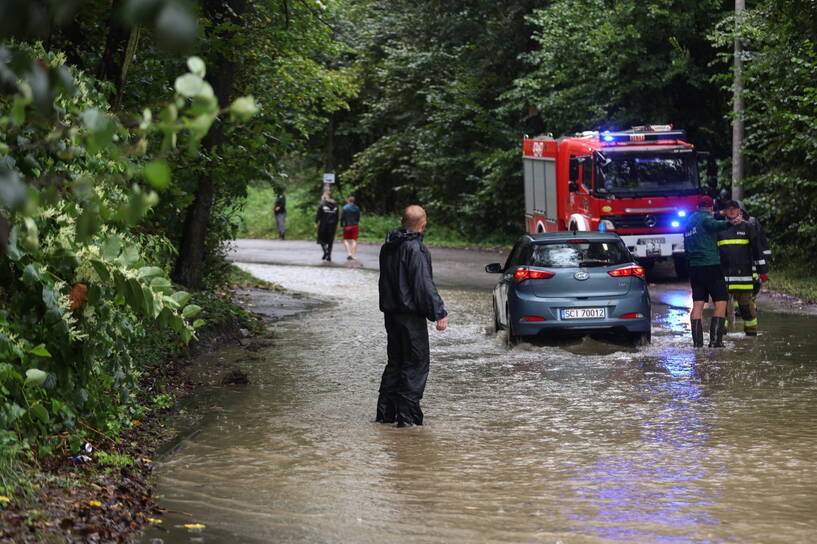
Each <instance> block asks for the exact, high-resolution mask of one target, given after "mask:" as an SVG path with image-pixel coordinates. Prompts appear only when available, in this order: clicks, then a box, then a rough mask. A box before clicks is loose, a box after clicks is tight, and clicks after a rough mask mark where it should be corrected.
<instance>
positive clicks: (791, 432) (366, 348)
mask: <svg viewBox="0 0 817 544" xmlns="http://www.w3.org/2000/svg"><path fill="white" fill-rule="evenodd" d="M378 249H379V248H378V245H368V244H367V245H364V246H363V247H362V249H361V252H360V256H359V260H360V264H361V266H357V264H355V263H347V262H346V260H345V258H344V257H345V255H344V254H343V249H342V246H340V245H339V246H338V247H336V250H335V259H336V260H335V261H334V262H332V263H322V262H321V260H320V249H319V248H318V246H317V245H315V244H314V243H312V242H299V241H284V242H278V241H249V240H241V241H239V242H238V243H237V244H236V249H235V250H234V252H233V253H232V258H233V259H235V260H236V261H238V262H239V266H241V267H242V268H244V269H245V270H248V271H249V272H251V273H253V274H254V275H256V276H258V277H260V278H262V279H266V280H268V281H274V282H277V283H279V284H280V285H282V286H283V287H285V288H286V289H290V290H295V291H299V292H302V293H305V294H307V295H309V296H310V297H312V298H313V299H317V300H320V301H322V302H321V303H320V305H319V306H318V307H314V308H313V309H311V310H310V311H305V312H301V313H298V314H295V315H288V316H287V317H284V318H282V319H280V320H278V321H276V322H274V323H273V324H272V325H271V330H270V332H269V333H268V335H266V336H265V337H261V338H257V339H254V340H253V341H252V342H251V343H250V344H249V345H244V346H234V347H230V348H227V349H225V350H222V351H220V352H218V353H215V354H212V355H210V356H209V357H210V358H211V359H212V360H215V361H216V362H218V364H220V365H222V366H224V367H225V368H230V367H235V368H240V369H241V370H242V371H244V372H246V373H247V374H248V375H249V378H250V383H251V384H250V385H248V386H213V387H210V388H207V389H205V390H203V391H202V393H201V394H200V395H199V396H198V397H196V398H195V399H192V400H191V402H190V403H189V404H188V405H186V406H184V407H183V412H182V415H181V416H180V417H183V414H184V413H185V412H186V413H201V414H204V417H203V419H202V420H200V421H198V422H197V423H195V424H194V425H193V426H192V427H191V428H189V429H187V430H186V431H185V432H183V434H182V437H181V440H180V441H179V443H178V444H177V445H176V447H175V448H174V449H173V452H172V453H171V454H169V455H167V456H165V457H163V458H162V459H160V460H159V462H158V464H157V472H156V474H157V477H156V483H157V493H158V494H159V495H160V496H161V497H162V500H161V504H162V506H163V507H165V508H167V509H168V512H167V514H166V515H165V516H163V523H162V526H161V528H152V529H151V530H149V531H148V532H147V533H146V534H145V535H144V537H143V539H142V542H144V543H150V544H162V543H163V544H177V543H200V542H207V543H211V544H212V543H216V544H220V543H225V544H226V543H239V542H240V543H248V544H261V543H270V542H299V543H327V544H328V543H347V542H352V543H372V544H375V543H383V542H401V543H403V542H407V543H422V544H425V543H431V544H438V543H439V544H443V543H451V542H455V543H469V544H470V543H479V544H482V543H486V544H487V543H508V544H511V543H551V544H568V543H569V544H590V543H592V544H598V543H621V542H627V543H629V542H637V543H687V542H688V543H696V544H705V543H763V544H768V543H780V544H784V543H785V544H792V543H810V542H814V541H815V535H817V516H816V515H815V512H817V465H816V464H815V453H817V418H815V414H817V335H815V334H814V331H815V330H817V319H815V318H814V317H812V316H806V315H799V314H793V313H790V312H780V311H778V310H780V309H781V307H780V305H779V304H777V305H775V304H773V303H772V301H769V303H768V304H767V305H766V306H764V307H762V309H761V314H760V329H761V335H760V336H759V337H757V338H745V337H743V335H742V334H740V333H735V334H730V335H729V336H728V338H727V340H726V343H727V347H726V348H725V349H701V350H694V349H692V348H691V346H690V340H689V336H688V332H687V330H688V325H687V319H688V317H687V314H688V306H689V303H690V302H689V300H690V297H689V289H688V287H687V286H686V284H684V283H679V282H676V281H674V280H672V279H671V276H670V275H669V271H668V270H658V271H657V274H656V276H655V277H654V278H653V282H652V284H651V292H652V295H653V342H652V344H651V345H650V346H646V347H643V348H638V349H635V348H632V347H629V346H622V345H617V344H615V343H608V342H600V341H596V340H592V339H583V340H564V341H560V340H558V339H557V340H554V341H553V342H551V343H545V344H543V345H539V344H537V345H531V344H527V343H523V344H521V345H519V346H516V347H515V348H513V349H508V348H507V347H506V346H505V343H504V339H503V337H502V334H499V335H497V334H494V332H493V331H492V330H491V323H492V319H491V303H490V289H491V287H492V286H493V284H494V282H495V281H496V278H497V276H496V275H491V274H486V273H485V272H484V271H483V267H484V265H485V264H487V263H489V262H497V261H503V260H504V254H502V253H497V252H483V251H464V250H454V249H437V248H432V256H433V258H434V270H435V277H436V279H437V282H438V284H439V286H440V291H441V295H442V296H443V298H444V299H445V301H446V306H447V308H448V310H449V312H450V326H449V329H448V330H446V331H445V332H444V333H438V332H437V331H434V330H433V329H431V330H430V337H431V351H432V363H431V376H430V379H429V384H428V387H427V389H426V396H425V398H424V399H423V408H424V411H425V414H426V425H424V426H423V427H419V428H413V429H396V428H394V427H391V426H388V425H380V424H377V423H374V421H373V419H374V403H375V399H376V397H377V386H378V383H379V378H380V373H381V371H382V368H383V364H384V356H385V334H384V332H383V324H382V316H381V314H380V312H379V311H378V309H377V287H376V286H377V271H376V263H377V251H378ZM212 360H211V361H209V362H208V360H207V359H206V358H203V359H202V360H201V361H197V362H196V364H201V365H202V366H203V367H207V366H208V365H210V364H211V363H212ZM191 523H192V524H196V523H199V524H202V525H204V526H205V527H197V526H193V527H185V525H186V524H191Z"/></svg>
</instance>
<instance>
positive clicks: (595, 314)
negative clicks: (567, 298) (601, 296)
mask: <svg viewBox="0 0 817 544" xmlns="http://www.w3.org/2000/svg"><path fill="white" fill-rule="evenodd" d="M605 317H607V309H606V308H565V309H563V310H562V319H604V318H605Z"/></svg>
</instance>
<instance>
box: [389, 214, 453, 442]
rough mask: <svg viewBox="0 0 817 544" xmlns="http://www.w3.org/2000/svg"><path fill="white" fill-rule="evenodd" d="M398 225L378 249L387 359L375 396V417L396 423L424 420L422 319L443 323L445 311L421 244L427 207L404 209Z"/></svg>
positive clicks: (424, 336) (427, 354) (427, 356)
mask: <svg viewBox="0 0 817 544" xmlns="http://www.w3.org/2000/svg"><path fill="white" fill-rule="evenodd" d="M401 222H402V224H403V228H401V229H397V230H394V231H392V232H390V233H389V234H388V236H387V237H386V243H385V244H383V247H381V249H380V279H379V281H378V289H379V293H380V311H381V312H383V315H384V318H385V324H386V342H387V347H386V354H387V361H388V362H387V363H386V368H385V369H384V370H383V376H382V378H381V380H380V390H379V396H378V399H377V417H376V418H375V421H377V422H379V423H394V422H397V426H398V427H411V426H412V425H422V424H423V411H422V410H421V409H420V399H422V398H423V391H425V387H426V381H427V379H428V370H429V363H430V359H431V356H430V352H429V346H428V328H427V327H426V320H428V321H436V322H437V330H438V331H444V330H445V329H446V327H447V326H448V317H447V316H448V313H447V312H446V311H445V305H444V304H443V300H442V298H440V295H439V293H438V292H437V287H436V286H435V285H434V280H433V277H432V271H431V255H430V254H429V253H428V249H427V248H426V246H425V244H423V231H424V230H425V228H426V213H425V211H424V210H423V208H421V207H420V206H409V207H408V208H406V209H405V211H404V212H403V217H402V220H401Z"/></svg>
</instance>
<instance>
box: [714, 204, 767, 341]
mask: <svg viewBox="0 0 817 544" xmlns="http://www.w3.org/2000/svg"><path fill="white" fill-rule="evenodd" d="M723 213H724V215H726V217H727V218H728V219H729V220H730V221H731V220H734V219H736V218H738V217H741V216H742V211H741V209H740V204H739V203H738V202H736V201H734V200H730V201H729V202H727V203H726V206H725V207H724V210H723ZM718 251H719V252H720V254H721V267H722V268H723V276H724V279H725V280H726V285H727V287H728V288H729V294H730V295H731V296H732V298H733V299H734V300H735V301H736V302H737V303H738V309H739V310H740V316H741V317H742V318H743V332H745V333H746V336H757V306H756V305H755V300H754V294H755V293H754V292H755V285H756V284H757V282H758V281H760V280H759V277H760V275H762V276H764V277H765V276H766V273H767V272H768V270H769V269H768V266H767V265H766V261H765V260H764V259H763V258H762V257H763V253H762V252H763V249H762V247H761V244H760V236H759V234H758V231H757V228H756V227H755V226H754V225H753V224H752V223H751V222H749V221H744V222H743V223H740V224H736V225H730V227H729V228H728V229H726V230H722V231H720V232H718Z"/></svg>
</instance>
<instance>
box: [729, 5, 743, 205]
mask: <svg viewBox="0 0 817 544" xmlns="http://www.w3.org/2000/svg"><path fill="white" fill-rule="evenodd" d="M744 9H746V0H735V30H736V32H737V31H739V29H740V26H741V22H742V20H743V11H744ZM742 52H743V46H742V45H741V43H740V37H739V36H738V35H737V34H736V35H735V84H734V96H733V99H732V114H733V118H732V198H734V199H735V200H742V199H743V177H744V170H743V152H742V147H743V59H742V58H741V54H742Z"/></svg>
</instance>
